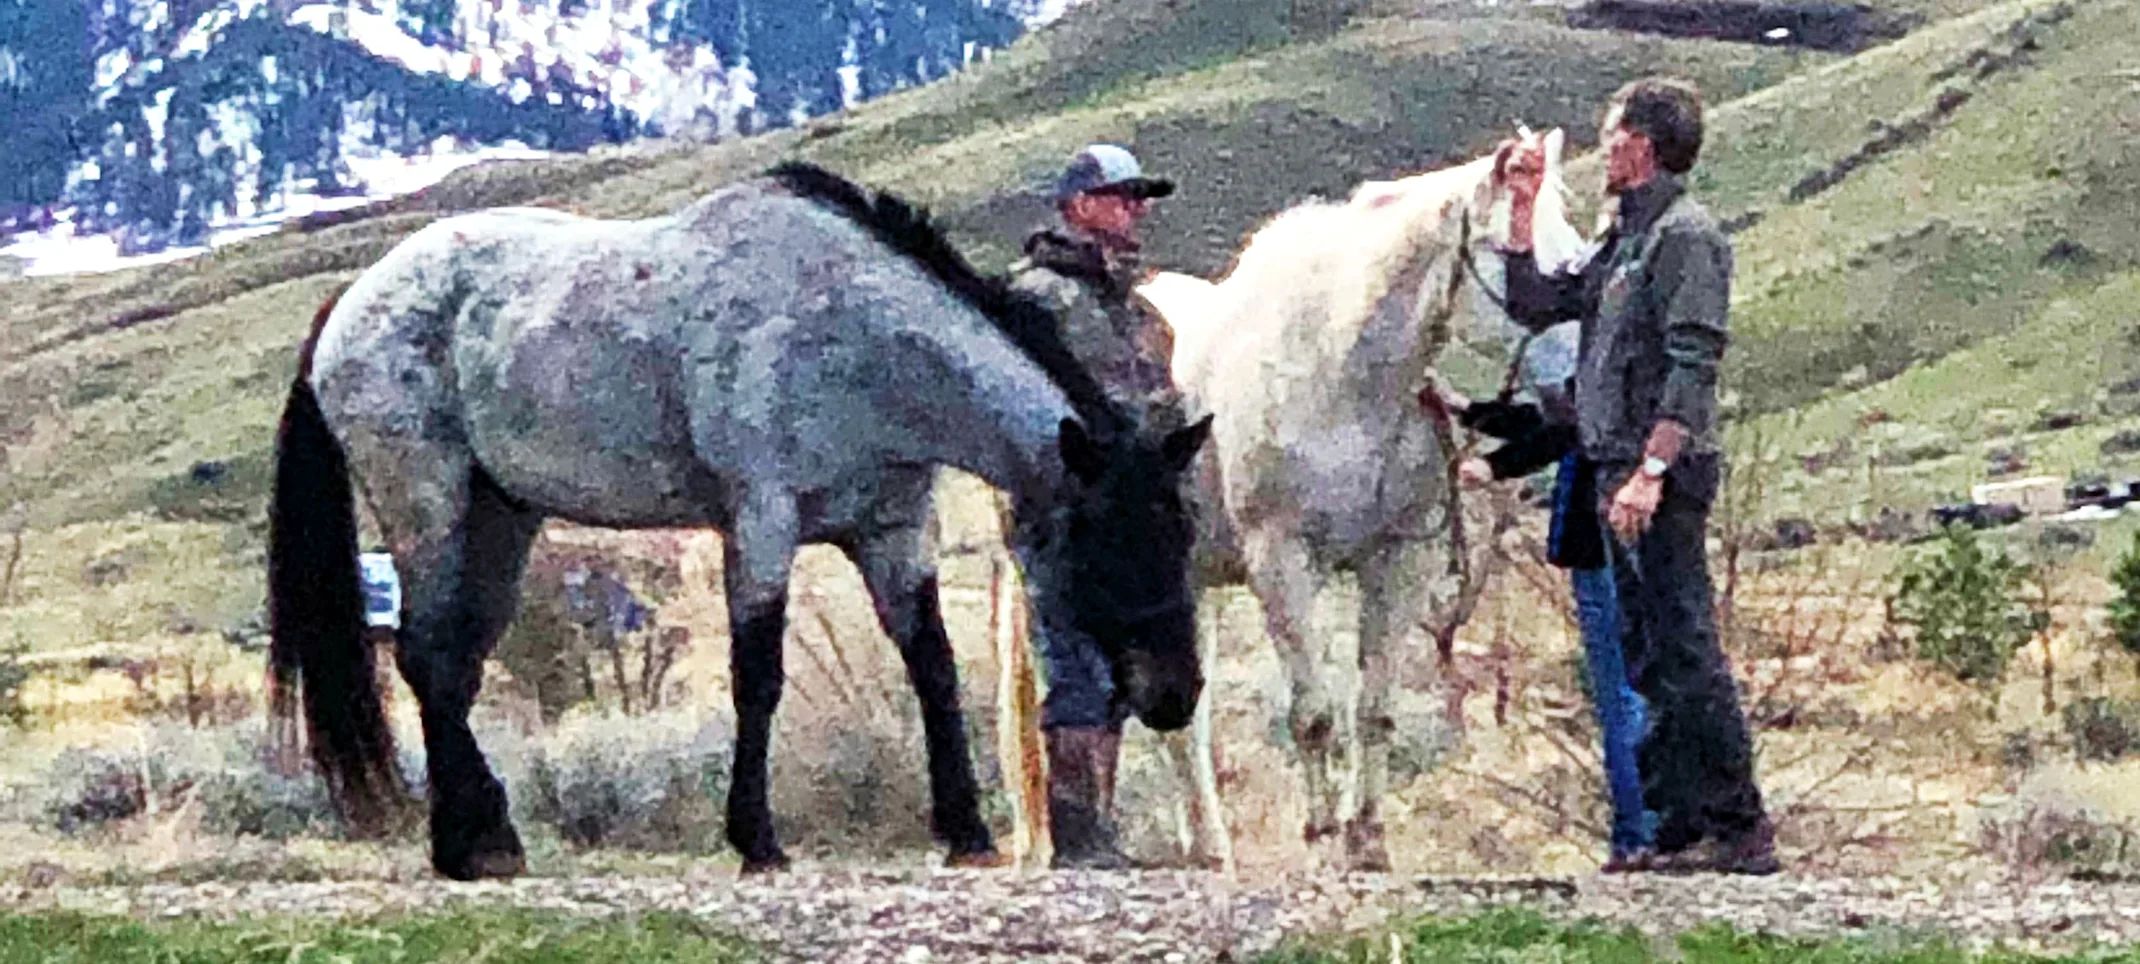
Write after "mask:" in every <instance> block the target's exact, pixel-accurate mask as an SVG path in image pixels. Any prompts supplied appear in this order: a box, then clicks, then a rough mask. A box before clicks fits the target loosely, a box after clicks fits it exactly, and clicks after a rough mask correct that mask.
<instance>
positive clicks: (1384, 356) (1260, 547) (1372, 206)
mask: <svg viewBox="0 0 2140 964" xmlns="http://www.w3.org/2000/svg"><path fill="white" fill-rule="evenodd" d="M1561 142H1562V134H1561V131H1560V130H1559V129H1557V128H1556V129H1554V130H1551V131H1548V132H1546V133H1544V134H1542V135H1541V134H1536V133H1532V132H1530V131H1522V132H1521V136H1520V137H1519V138H1518V140H1517V142H1516V144H1515V145H1512V146H1510V147H1505V148H1504V149H1502V150H1500V151H1497V152H1496V153H1494V154H1491V155H1488V156H1486V157H1482V158H1479V159H1478V160H1475V161H1472V162H1470V163H1467V164H1463V165H1461V166H1455V167H1450V168H1444V169H1441V170H1437V171H1432V172H1428V173H1425V174H1420V175H1417V176H1414V177H1408V178H1403V179H1399V180H1394V181H1380V182H1369V183H1367V184H1363V185H1362V186H1361V187H1360V188H1358V189H1357V190H1356V191H1354V193H1353V195H1352V196H1351V198H1349V199H1348V200H1347V201H1345V202H1343V203H1335V202H1323V201H1310V202H1307V203H1303V204H1301V205H1298V206H1295V207H1293V208H1290V209H1288V210H1286V211H1284V212H1282V213H1280V214H1278V215H1277V216H1275V217H1274V218H1272V219H1271V220H1270V221H1268V222H1267V223H1265V224H1264V225H1263V226H1262V227H1261V228H1259V229H1258V230H1257V231H1256V232H1255V233H1254V234H1253V235H1252V236H1251V238H1250V240H1249V242H1248V244H1247V246H1246V247H1245V248H1244V249H1243V250H1242V252H1241V253H1240V254H1239V255H1238V256H1237V257H1236V259H1235V263H1234V265H1233V267H1232V269H1231V270H1230V271H1229V272H1228V273H1227V275H1226V276H1225V277H1224V278H1223V279H1222V280H1220V281H1219V282H1217V283H1213V282H1210V281H1206V280H1203V279H1200V278H1194V277H1190V276H1187V275H1180V274H1162V275H1159V276H1157V277H1155V278H1154V279H1152V280H1151V281H1149V282H1147V283H1146V284H1145V285H1143V286H1142V287H1140V289H1139V290H1140V292H1141V293H1142V294H1144V295H1145V296H1146V297H1148V298H1149V299H1151V300H1152V302H1153V303H1154V305H1155V306H1156V307H1158V308H1159V309H1160V310H1161V312H1162V313H1163V314H1164V315H1165V316H1166V318H1167V321H1168V323H1169V324H1170V326H1171V327H1172V328H1173V329H1174V333H1175V336H1174V337H1175V340H1174V345H1175V348H1174V363H1173V372H1174V378H1175V381H1176V382H1177V383H1178V384H1179V385H1180V386H1181V388H1182V390H1183V392H1184V393H1185V394H1186V396H1187V397H1188V399H1189V401H1190V404H1191V405H1192V406H1193V407H1194V408H1195V409H1197V410H1200V411H1206V412H1210V413H1212V416H1213V417H1215V418H1216V421H1215V423H1214V424H1213V427H1212V440H1211V444H1210V445H1208V446H1207V447H1206V448H1205V451H1204V453H1203V455H1201V456H1200V457H1199V458H1198V465H1197V477H1196V483H1197V486H1198V494H1199V498H1198V501H1199V502H1200V504H1201V508H1202V512H1201V514H1200V518H1199V529H1198V535H1197V543H1196V555H1197V557H1198V561H1197V565H1196V581H1197V585H1198V588H1199V589H1200V590H1201V589H1214V588H1220V587H1225V586H1234V585H1241V584H1244V583H1245V584H1246V585H1248V586H1249V587H1250V589H1251V590H1252V591H1253V592H1254V593H1255V595H1256V596H1257V598H1258V599H1259V600H1260V601H1261V602H1262V604H1263V609H1264V614H1265V618H1266V627H1267V630H1268V633H1269V635H1270V637H1271V639H1272V640H1273V641H1274V642H1275V644H1276V646H1277V648H1278V652H1279V656H1280V657H1281V659H1282V661H1283V663H1284V667H1285V672H1286V675H1287V677H1288V681H1289V682H1290V684H1291V689H1292V708H1291V711H1290V719H1289V724H1290V729H1291V733H1292V737H1293V741H1294V744H1295V748H1296V750H1297V752H1298V754H1299V757H1300V763H1301V765H1302V767H1303V768H1304V770H1305V778H1306V779H1305V783H1306V790H1307V796H1308V800H1307V805H1308V819H1307V824H1306V827H1305V830H1304V836H1305V838H1306V839H1307V840H1308V841H1309V842H1310V843H1311V844H1315V843H1317V842H1318V841H1325V840H1329V839H1331V838H1334V837H1336V836H1337V835H1338V832H1339V831H1340V830H1341V829H1342V830H1343V832H1344V833H1343V841H1344V845H1345V858H1344V859H1345V863H1346V865H1348V866H1350V867H1353V868H1355V869H1362V870H1375V869H1386V868H1387V867H1388V861H1389V857H1388V852H1387V848H1386V846H1385V845H1384V843H1383V833H1382V822H1381V817H1380V815H1379V813H1378V811H1377V802H1378V801H1379V800H1380V798H1381V795H1382V792H1383V790H1384V787H1385V785H1386V784H1387V782H1388V772H1389V744H1390V739H1391V734H1392V732H1393V730H1394V725H1395V724H1394V721H1393V717H1392V714H1391V703H1390V690H1391V687H1392V685H1393V683H1394V680H1395V678H1396V676H1397V675H1398V674H1397V669H1398V667H1397V665H1396V664H1395V662H1394V660H1395V659H1397V658H1398V657H1399V656H1400V655H1401V650H1400V649H1399V648H1398V647H1397V645H1396V644H1397V643H1398V642H1399V640H1400V638H1401V637H1402V635H1403V634H1404V633H1405V632H1406V631H1407V630H1408V629H1410V628H1413V627H1419V626H1424V627H1426V628H1427V629H1428V631H1429V633H1430V634H1432V635H1435V636H1437V637H1439V639H1438V640H1437V641H1438V642H1439V644H1440V645H1441V646H1442V647H1443V661H1442V662H1443V666H1444V668H1445V669H1446V668H1448V667H1449V665H1450V663H1449V655H1448V651H1447V646H1448V644H1449V642H1450V640H1451V639H1452V638H1453V633H1454V630H1455V628H1456V624H1457V623H1458V622H1461V621H1462V619H1463V618H1465V615H1466V614H1468V612H1469V610H1470V608H1471V606H1472V604H1473V603H1474V602H1475V600H1476V599H1477V592H1478V589H1479V585H1480V581H1479V580H1478V579H1477V578H1474V577H1475V576H1476V575H1477V574H1478V571H1479V569H1480V567H1481V566H1482V565H1483V562H1484V560H1485V558H1486V557H1487V553H1488V551H1489V548H1490V547H1489V546H1488V545H1487V543H1488V542H1489V540H1487V539H1475V540H1469V541H1471V542H1472V543H1473V545H1472V546H1471V547H1466V546H1464V545H1462V543H1464V542H1466V541H1467V540H1464V539H1462V538H1461V535H1460V533H1461V529H1459V528H1457V527H1459V526H1461V525H1462V523H1463V513H1462V512H1461V511H1459V510H1460V508H1461V506H1460V503H1459V501H1458V499H1457V497H1456V487H1455V477H1454V476H1455V467H1456V462H1457V458H1456V455H1457V442H1456V439H1455V428H1454V426H1453V425H1450V424H1449V423H1448V422H1447V421H1446V420H1441V419H1435V418H1432V417H1430V416H1429V415H1428V414H1427V413H1426V412H1423V411H1422V410H1421V406H1420V405H1419V403H1418V402H1417V401H1415V398H1416V397H1417V394H1418V391H1419V389H1420V387H1421V385H1422V384H1423V380H1424V379H1426V378H1429V377H1432V376H1433V373H1434V366H1435V365H1436V363H1437V361H1438V359H1439V358H1440V356H1441V353H1442V351H1443V350H1444V349H1445V348H1446V347H1447V346H1448V345H1449V344H1450V343H1451V341H1452V340H1453V339H1454V338H1455V337H1457V335H1458V334H1459V329H1458V328H1457V323H1458V321H1459V320H1460V319H1461V320H1463V321H1464V322H1466V323H1467V325H1468V327H1467V328H1466V329H1465V331H1466V332H1468V333H1470V334H1474V335H1483V336H1486V337H1499V338H1501V339H1502V340H1504V341H1505V342H1515V341H1517V339H1518V338H1519V337H1520V335H1521V329H1519V328H1516V327H1514V325H1513V323H1512V322H1511V321H1510V319H1509V318H1508V316H1507V314H1506V312H1505V311H1503V310H1502V309H1501V307H1500V290H1501V280H1500V278H1501V275H1502V272H1501V271H1500V267H1501V265H1500V258H1499V257H1498V256H1497V255H1495V254H1494V247H1493V246H1494V245H1496V244H1499V243H1504V242H1505V239H1506V238H1507V236H1508V228H1509V226H1508V215H1509V210H1508V204H1509V195H1508V193H1507V191H1506V189H1505V187H1504V181H1505V179H1504V178H1503V177H1501V176H1500V175H1501V173H1502V168H1503V165H1504V164H1505V163H1506V162H1507V160H1508V158H1509V156H1510V153H1511V150H1519V149H1520V150H1525V151H1530V152H1538V153H1542V154H1543V156H1544V161H1545V164H1546V173H1547V177H1546V186H1545V188H1544V189H1543V190H1541V192H1540V196H1539V199H1538V204H1537V208H1536V215H1535V218H1536V220H1535V224H1536V237H1537V251H1538V259H1539V264H1540V266H1541V268H1543V269H1547V270H1551V269H1552V268H1554V267H1556V266H1558V265H1560V264H1563V263H1565V262H1566V261H1568V260H1570V259H1572V258H1573V257H1575V256H1576V255H1577V253H1578V250H1579V248H1580V246H1581V244H1582V238H1581V235H1579V234H1577V233H1576V232H1575V230H1574V228H1573V227H1572V226H1570V225H1569V224H1568V223H1567V221H1566V213H1565V212H1566V210H1567V208H1566V199H1565V192H1566V188H1565V186H1564V184H1563V182H1562V180H1561V176H1560V175H1561V171H1560V151H1561ZM1489 265H1490V266H1491V270H1490V271H1482V270H1481V269H1482V267H1485V266H1489ZM1467 291H1468V292H1469V295H1468V296H1467V295H1466V292H1467ZM1487 319H1492V320H1497V321H1499V322H1500V324H1498V325H1492V324H1482V321H1484V320H1487ZM1519 347H1520V346H1519ZM1344 571H1350V572H1351V573H1353V574H1354V575H1355V576H1356V578H1357V580H1358V585H1359V598H1360V609H1359V616H1358V619H1359V661H1358V662H1359V673H1360V677H1359V688H1358V691H1357V703H1356V706H1355V707H1354V710H1353V713H1352V714H1349V715H1350V716H1351V718H1350V719H1347V718H1344V716H1343V715H1341V714H1340V712H1339V709H1338V707H1337V706H1336V705H1335V701H1334V699H1333V696H1332V687H1331V686H1330V684H1329V683H1328V682H1327V681H1325V680H1324V678H1323V676H1322V674H1321V672H1320V670H1319V669H1318V666H1317V664H1318V662H1319V659H1320V657H1319V653H1320V650H1321V648H1322V647H1321V646H1315V645H1311V644H1312V643H1313V642H1316V641H1314V640H1311V639H1310V633H1311V632H1312V630H1313V624H1312V622H1311V620H1312V617H1313V614H1314V611H1315V603H1316V599H1317V596H1318V595H1320V594H1321V592H1322V590H1323V589H1324V588H1325V587H1326V585H1328V584H1329V583H1330V582H1331V581H1332V580H1333V579H1334V578H1335V577H1336V576H1337V575H1338V574H1339V573H1340V572H1344ZM1437 621H1438V623H1439V624H1436V623H1437ZM1214 634H1215V629H1211V630H1207V631H1206V633H1205V634H1204V635H1205V637H1206V639H1207V640H1210V639H1212V638H1213V637H1214ZM1209 645H1210V644H1209V643H1208V642H1207V643H1206V646H1207V651H1206V655H1205V657H1204V658H1205V659H1206V660H1210V659H1211V658H1212V656H1211V655H1210V654H1209V650H1208V646H1209ZM1445 682H1449V681H1445ZM1210 702H1211V701H1210V700H1208V699H1207V700H1206V701H1205V703H1206V705H1205V706H1203V707H1200V708H1199V711H1198V713H1197V719H1196V722H1195V728H1194V732H1195V738H1194V739H1193V740H1192V741H1191V744H1190V747H1188V748H1184V747H1182V745H1181V741H1180V740H1178V739H1177V740H1174V741H1172V742H1171V746H1172V747H1173V749H1174V753H1175V760H1176V765H1177V767H1178V768H1180V769H1184V770H1187V771H1189V772H1185V773H1183V774H1182V776H1183V777H1184V779H1185V780H1187V781H1188V782H1189V783H1190V784H1191V785H1192V786H1194V787H1195V791H1194V797H1193V798H1192V799H1193V800H1195V804H1194V805H1192V806H1191V807H1190V808H1189V810H1190V818H1191V821H1192V822H1193V823H1194V824H1197V826H1196V827H1195V843H1194V844H1193V845H1192V846H1193V848H1194V850H1196V851H1198V852H1199V853H1198V854H1197V856H1199V857H1201V858H1203V859H1205V860H1210V859H1213V858H1214V857H1216V858H1218V859H1221V860H1224V859H1225V856H1226V855H1225V854H1224V853H1220V854H1216V855H1215V854H1212V853H1211V852H1210V851H1211V850H1212V849H1213V848H1218V849H1220V850H1222V851H1224V850H1230V844H1229V843H1228V840H1227V835H1226V830H1225V826H1224V821H1223V816H1222V813H1223V811H1222V810H1221V809H1220V807H1219V806H1218V804H1219V800H1218V792H1217V788H1216V786H1215V785H1214V776H1213V766H1212V760H1211V759H1210V753H1211V741H1210V736H1209V727H1210V723H1209V717H1210V709H1209V703H1210ZM1185 750H1186V752H1184V751H1185ZM1341 751H1342V753H1343V757H1344V759H1341V758H1340V753H1341ZM1344 763H1350V765H1351V768H1352V771H1353V772H1352V779H1351V781H1350V784H1349V786H1348V785H1347V784H1346V783H1345V782H1344V774H1343V772H1342V771H1341V770H1340V766H1341V765H1342V764H1344ZM1347 791H1349V793H1348V792H1347ZM1341 795H1344V796H1349V797H1350V798H1351V803H1350V809H1351V811H1352V815H1351V816H1350V818H1349V819H1342V820H1341V818H1340V810H1341V799H1340V798H1341Z"/></svg>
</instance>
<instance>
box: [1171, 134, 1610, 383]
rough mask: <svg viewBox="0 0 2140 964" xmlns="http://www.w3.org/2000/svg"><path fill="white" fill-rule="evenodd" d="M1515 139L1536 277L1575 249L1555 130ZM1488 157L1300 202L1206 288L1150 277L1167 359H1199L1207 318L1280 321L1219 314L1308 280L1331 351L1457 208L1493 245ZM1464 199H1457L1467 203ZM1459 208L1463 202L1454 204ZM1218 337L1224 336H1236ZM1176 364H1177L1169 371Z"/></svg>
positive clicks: (1209, 326) (1439, 243) (1208, 331)
mask: <svg viewBox="0 0 2140 964" xmlns="http://www.w3.org/2000/svg"><path fill="white" fill-rule="evenodd" d="M1521 136H1522V138H1523V140H1524V141H1526V142H1534V141H1535V142H1537V143H1539V144H1541V145H1542V146H1543V148H1544V154H1545V160H1546V165H1545V182H1544V184H1543V186H1542V187H1541V189H1540V190H1539V193H1538V201H1537V207H1536V210H1535V214H1534V217H1533V224H1534V225H1535V238H1534V249H1535V251H1536V256H1537V259H1538V265H1539V268H1540V269H1541V270H1547V271H1550V270H1554V269H1556V268H1559V267H1561V266H1564V265H1567V264H1569V263H1571V262H1573V261H1575V260H1576V259H1577V258H1579V257H1580V256H1581V254H1582V252H1583V249H1584V246H1585V241H1584V240H1583V237H1582V235H1581V234H1579V233H1577V232H1576V231H1575V229H1574V228H1573V227H1572V226H1571V225H1569V224H1568V222H1567V210H1568V203H1567V184H1566V181H1565V179H1564V176H1563V173H1562V165H1561V145H1562V133H1561V131H1560V130H1559V129H1557V128H1556V129H1553V130H1550V131H1547V132H1545V133H1544V134H1542V135H1541V134H1535V133H1533V132H1531V131H1529V130H1523V131H1521ZM1494 160H1495V159H1494V155H1492V154H1488V155H1486V156H1484V157H1480V158H1477V159H1474V160H1472V161H1469V162H1466V163H1463V164H1458V165H1452V166H1450V167H1445V168H1440V169H1437V170H1432V171H1427V172H1425V173H1421V174H1416V175H1412V176H1409V177H1403V178H1397V179H1394V180H1382V181H1366V182H1362V183H1361V184H1360V185H1359V186H1358V187H1357V188H1355V189H1354V190H1353V192H1352V194H1351V195H1350V196H1349V197H1348V198H1346V199H1345V200H1344V201H1342V202H1339V201H1330V200H1325V199H1321V198H1312V199H1309V200H1307V201H1303V202H1301V203H1299V204H1296V205H1294V206H1293V207H1291V208H1288V209H1286V210H1284V211H1281V212H1279V213H1278V214H1277V215H1275V216H1273V217H1272V218H1270V219H1269V220H1268V221H1266V222H1264V223H1263V224H1262V225H1261V226H1260V227H1258V228H1257V229H1256V230H1255V231H1254V232H1253V233H1252V234H1251V235H1250V236H1249V239H1248V241H1247V243H1246V244H1245V245H1244V246H1243V248H1242V250H1241V252H1240V254H1239V255H1237V256H1236V258H1235V259H1234V263H1233V265H1232V266H1231V268H1229V269H1228V270H1227V271H1226V273H1225V274H1223V275H1222V276H1221V277H1220V278H1219V279H1218V280H1217V281H1209V280H1205V279H1202V278H1196V277H1192V276H1189V275H1183V274H1178V273H1171V272H1170V273H1162V274H1159V275H1157V276H1155V277H1154V278H1152V279H1151V280H1150V281H1148V282H1146V283H1145V284H1144V285H1143V286H1141V287H1140V288H1139V293H1140V294H1142V295H1144V296H1145V297H1146V298H1147V299H1149V300H1150V301H1151V302H1152V303H1153V305H1154V306H1155V307H1157V308H1158V309H1159V310H1160V313H1161V314H1162V315H1163V316H1165V318H1166V319H1167V322H1168V324H1169V325H1170V326H1171V327H1172V328H1173V330H1174V343H1175V354H1176V356H1177V358H1179V359H1182V360H1185V361H1189V360H1194V361H1201V360H1202V359H1203V357H1204V354H1205V352H1206V351H1207V350H1208V349H1209V348H1210V342H1211V339H1212V336H1214V335H1217V334H1218V332H1217V331H1216V327H1217V326H1216V325H1215V324H1214V323H1213V321H1212V319H1217V318H1228V319H1233V320H1234V321H1233V323H1234V324H1238V323H1239V320H1240V319H1241V318H1243V317H1263V318H1269V319H1272V320H1273V321H1276V320H1277V319H1278V318H1279V317H1280V316H1278V315H1271V314H1265V313H1255V312H1251V313H1246V314H1244V313H1243V312H1239V311H1234V310H1230V309H1229V307H1228V306H1229V305H1232V304H1234V303H1236V301H1235V299H1243V298H1267V297H1271V296H1272V295H1273V293H1272V292H1268V291H1267V290H1263V291H1259V290H1257V289H1265V288H1266V286H1268V285H1272V284H1279V285H1285V286H1286V287H1287V288H1288V289H1289V291H1288V295H1289V296H1290V297H1299V292H1298V291H1297V290H1293V289H1296V288H1297V286H1298V285H1299V284H1300V281H1301V280H1302V279H1310V278H1312V279H1315V286H1316V287H1318V288H1320V289H1321V290H1322V291H1323V292H1325V293H1326V295H1327V297H1328V299H1329V301H1328V302H1327V303H1326V304H1325V306H1324V312H1323V314H1324V325H1323V326H1322V327H1321V328H1320V330H1319V332H1318V334H1319V335H1320V339H1319V340H1320V341H1321V343H1322V344H1323V345H1324V346H1325V347H1326V348H1327V349H1328V350H1333V351H1342V350H1343V346H1345V345H1348V344H1351V343H1352V342H1353V341H1354V340H1355V339H1356V338H1357V337H1358V332H1359V328H1360V326H1362V325H1365V324H1367V322H1368V321H1369V319H1370V318H1371V317H1372V316H1373V314H1374V312H1375V308H1376V306H1377V305H1378V304H1380V303H1381V302H1382V300H1383V298H1384V297H1386V296H1387V295H1388V294H1389V292H1390V291H1391V289H1392V288H1393V287H1395V286H1396V285H1397V284H1399V283H1401V282H1402V280H1403V279H1402V278H1401V275H1402V273H1403V272H1404V271H1406V270H1407V269H1408V268H1409V267H1410V266H1412V265H1415V264H1417V263H1418V259H1419V255H1420V252H1421V251H1422V250H1426V249H1432V248H1448V247H1451V246H1453V245H1455V244H1456V243H1457V229H1456V227H1455V226H1453V225H1452V223H1451V222H1450V218H1451V216H1452V215H1455V214H1456V213H1457V212H1459V211H1463V212H1465V213H1466V214H1467V215H1468V216H1470V217H1472V218H1473V219H1474V221H1475V222H1476V223H1475V225H1474V230H1475V231H1476V232H1477V233H1478V235H1480V236H1484V237H1487V238H1491V239H1494V240H1496V241H1502V240H1505V239H1506V238H1507V237H1508V236H1509V211H1508V208H1507V205H1506V204H1505V203H1497V204H1493V206H1492V207H1490V208H1489V207H1488V203H1489V202H1490V201H1492V200H1493V195H1492V185H1491V182H1490V175H1491V173H1492V170H1493V166H1494ZM1467 192H1468V198H1467ZM1467 199H1468V200H1469V201H1470V202H1471V203H1470V204H1469V205H1464V204H1462V203H1461V202H1463V201H1465V200H1467ZM1238 333H1239V332H1238V331H1237V330H1233V329H1231V328H1230V329H1229V334H1238ZM1177 364H1178V363H1177Z"/></svg>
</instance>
